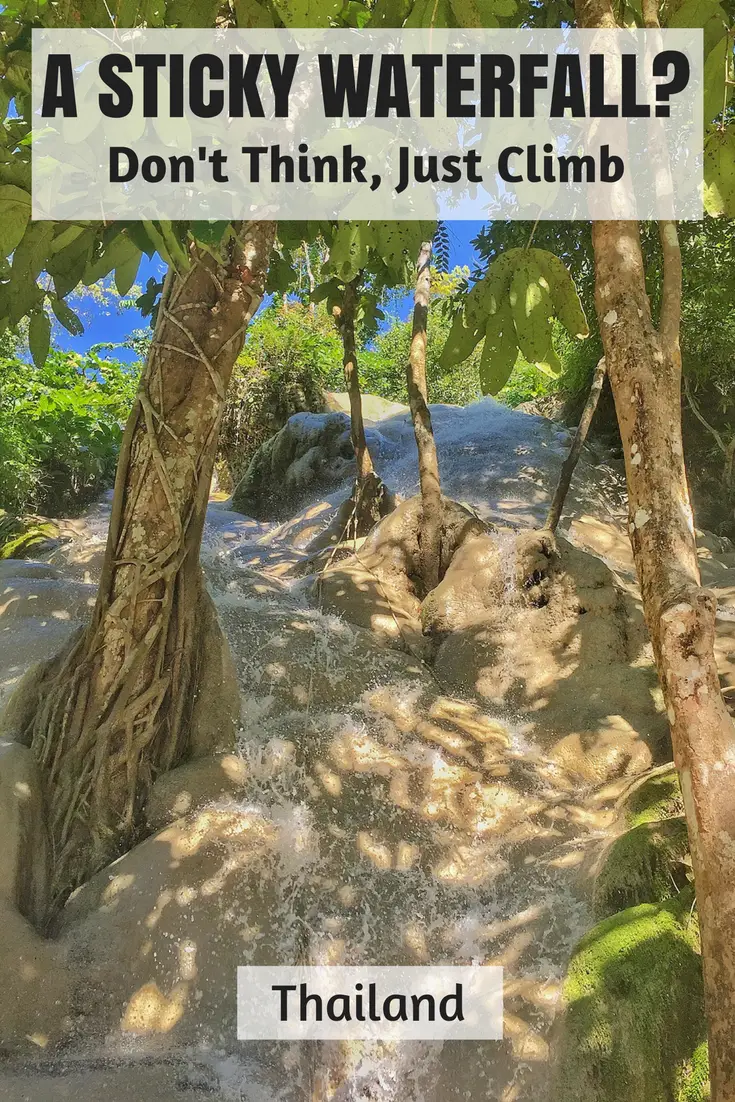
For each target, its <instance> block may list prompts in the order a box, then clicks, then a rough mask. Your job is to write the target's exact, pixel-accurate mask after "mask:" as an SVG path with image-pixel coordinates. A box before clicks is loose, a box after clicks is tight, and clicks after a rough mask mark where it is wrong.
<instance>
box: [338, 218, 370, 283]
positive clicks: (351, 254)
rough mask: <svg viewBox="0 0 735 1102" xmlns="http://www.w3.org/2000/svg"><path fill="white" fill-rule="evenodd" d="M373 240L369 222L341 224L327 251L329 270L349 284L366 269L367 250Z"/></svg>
mask: <svg viewBox="0 0 735 1102" xmlns="http://www.w3.org/2000/svg"><path fill="white" fill-rule="evenodd" d="M374 240H375V234H374V231H373V228H372V225H371V223H369V222H341V223H340V225H339V226H338V228H337V232H336V233H335V235H334V240H333V241H332V246H331V248H330V250H329V265H328V267H329V270H330V271H331V272H334V274H335V275H336V276H337V277H338V278H339V279H341V280H342V282H343V283H349V281H350V280H351V279H354V278H355V276H356V275H359V273H360V272H361V270H362V269H363V268H365V267H367V263H368V249H369V247H370V245H371V244H372V243H373V242H374Z"/></svg>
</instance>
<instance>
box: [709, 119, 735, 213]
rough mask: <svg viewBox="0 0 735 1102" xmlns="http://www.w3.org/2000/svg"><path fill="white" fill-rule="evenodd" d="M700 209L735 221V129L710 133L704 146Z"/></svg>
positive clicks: (717, 130) (715, 130)
mask: <svg viewBox="0 0 735 1102" xmlns="http://www.w3.org/2000/svg"><path fill="white" fill-rule="evenodd" d="M704 206H705V210H706V211H707V213H708V214H712V215H715V216H719V215H725V216H726V217H727V218H735V126H733V125H730V126H729V127H727V128H726V129H725V130H721V129H720V128H719V127H717V128H714V129H712V130H711V131H710V132H709V133H708V134H707V136H706V138H705V142H704Z"/></svg>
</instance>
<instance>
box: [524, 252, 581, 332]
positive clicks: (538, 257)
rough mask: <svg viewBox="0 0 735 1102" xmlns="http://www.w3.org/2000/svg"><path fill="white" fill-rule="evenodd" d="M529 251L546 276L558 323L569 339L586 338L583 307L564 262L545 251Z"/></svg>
mask: <svg viewBox="0 0 735 1102" xmlns="http://www.w3.org/2000/svg"><path fill="white" fill-rule="evenodd" d="M529 251H530V252H531V254H532V256H533V259H534V261H535V262H536V264H537V265H538V266H539V268H540V269H541V271H542V272H543V274H544V275H545V276H546V281H547V283H548V287H549V293H550V294H551V301H552V304H553V307H554V313H555V314H556V316H557V317H558V319H559V321H560V322H561V323H562V325H563V326H564V328H565V329H566V330H567V332H568V333H569V335H570V337H578V338H580V339H584V338H585V337H588V336H589V335H590V329H589V325H588V324H587V318H586V316H585V312H584V307H583V306H582V302H581V300H580V297H579V295H578V294H577V288H576V287H575V285H574V280H573V279H572V277H571V275H570V274H569V271H568V270H567V267H566V265H565V264H564V262H563V261H562V260H560V259H559V257H558V256H554V254H553V253H550V252H548V251H547V250H546V249H531V250H529Z"/></svg>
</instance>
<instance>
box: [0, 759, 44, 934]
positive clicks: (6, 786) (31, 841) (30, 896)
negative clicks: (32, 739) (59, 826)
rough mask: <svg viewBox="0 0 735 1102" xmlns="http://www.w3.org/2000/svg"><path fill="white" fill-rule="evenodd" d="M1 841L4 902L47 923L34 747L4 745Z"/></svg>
mask: <svg viewBox="0 0 735 1102" xmlns="http://www.w3.org/2000/svg"><path fill="white" fill-rule="evenodd" d="M0 837H2V847H1V848H0V899H3V900H6V901H7V902H8V903H10V904H13V905H14V906H16V907H17V908H18V910H19V911H20V913H21V914H23V915H25V916H26V917H27V918H28V919H29V920H30V921H31V922H33V923H41V922H42V921H43V918H44V912H45V907H46V893H47V889H48V874H49V840H48V835H47V832H46V821H45V814H44V799H43V791H42V786H41V776H40V773H39V769H38V765H37V764H36V759H35V758H34V756H33V754H32V753H31V751H30V750H29V749H28V747H26V746H21V745H19V744H18V743H14V742H7V741H0Z"/></svg>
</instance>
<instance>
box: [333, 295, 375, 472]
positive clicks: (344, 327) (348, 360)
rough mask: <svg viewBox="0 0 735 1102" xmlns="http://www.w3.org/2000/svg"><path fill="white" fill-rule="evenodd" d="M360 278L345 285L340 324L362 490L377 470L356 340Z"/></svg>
mask: <svg viewBox="0 0 735 1102" xmlns="http://www.w3.org/2000/svg"><path fill="white" fill-rule="evenodd" d="M359 282H360V277H359V276H355V278H354V279H352V280H350V282H349V283H346V284H345V291H344V295H343V297H342V310H341V313H340V317H339V327H340V332H341V334H342V349H343V358H342V366H343V367H344V373H345V383H346V384H347V393H348V394H349V397H350V433H351V436H352V447H353V448H354V450H355V461H356V462H357V484H358V490H359V491H362V489H363V488H364V486H365V485H366V483H367V482H368V480H369V478H370V476H371V475H373V474H374V473H375V468H374V467H373V461H372V459H371V457H370V450H369V448H368V445H367V440H366V438H365V424H364V422H363V419H362V395H361V393H360V375H359V372H358V367H357V347H356V343H355V317H356V315H357V295H358V287H359Z"/></svg>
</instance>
